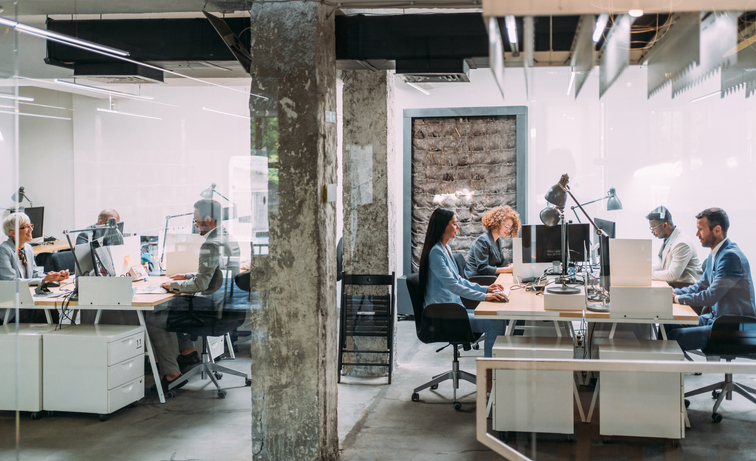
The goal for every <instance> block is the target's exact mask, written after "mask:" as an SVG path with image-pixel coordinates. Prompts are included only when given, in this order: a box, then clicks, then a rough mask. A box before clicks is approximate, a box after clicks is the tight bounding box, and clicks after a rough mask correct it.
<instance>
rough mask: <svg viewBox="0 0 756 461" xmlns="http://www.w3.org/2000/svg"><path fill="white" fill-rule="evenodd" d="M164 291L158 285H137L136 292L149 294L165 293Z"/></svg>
mask: <svg viewBox="0 0 756 461" xmlns="http://www.w3.org/2000/svg"><path fill="white" fill-rule="evenodd" d="M165 293H166V291H165V290H164V289H163V287H161V286H160V285H145V286H139V287H137V290H136V294H138V295H151V294H161V295H162V294H165Z"/></svg>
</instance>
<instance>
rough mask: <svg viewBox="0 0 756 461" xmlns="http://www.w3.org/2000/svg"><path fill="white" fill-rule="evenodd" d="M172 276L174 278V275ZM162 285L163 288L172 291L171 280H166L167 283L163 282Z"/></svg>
mask: <svg viewBox="0 0 756 461" xmlns="http://www.w3.org/2000/svg"><path fill="white" fill-rule="evenodd" d="M171 278H172V277H171ZM160 286H161V287H162V288H163V289H164V290H165V291H171V282H165V283H161V284H160Z"/></svg>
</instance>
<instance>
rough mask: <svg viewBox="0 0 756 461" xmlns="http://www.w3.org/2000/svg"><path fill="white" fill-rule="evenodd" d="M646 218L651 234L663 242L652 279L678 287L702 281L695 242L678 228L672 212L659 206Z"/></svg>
mask: <svg viewBox="0 0 756 461" xmlns="http://www.w3.org/2000/svg"><path fill="white" fill-rule="evenodd" d="M646 219H648V226H649V230H650V231H651V234H653V235H654V237H657V238H660V239H663V240H664V243H663V244H662V248H661V251H660V252H659V259H658V260H657V261H656V262H655V263H654V266H653V272H652V273H651V275H652V277H653V279H654V280H663V281H665V282H667V283H668V284H670V285H671V286H673V287H675V288H683V287H687V286H689V285H693V284H694V283H696V282H698V281H699V280H700V279H701V263H700V262H699V261H698V255H697V253H696V249H695V248H694V247H693V240H692V239H690V238H689V237H688V236H687V235H685V234H683V233H682V232H680V229H679V228H678V227H677V226H675V223H673V222H672V214H671V213H670V212H669V210H668V209H667V208H666V207H663V206H660V207H657V208H655V209H654V211H652V212H651V213H649V214H648V215H646Z"/></svg>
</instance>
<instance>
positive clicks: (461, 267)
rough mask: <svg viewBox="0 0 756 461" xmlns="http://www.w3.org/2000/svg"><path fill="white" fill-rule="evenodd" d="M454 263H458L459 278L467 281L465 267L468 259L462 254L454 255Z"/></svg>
mask: <svg viewBox="0 0 756 461" xmlns="http://www.w3.org/2000/svg"><path fill="white" fill-rule="evenodd" d="M454 262H455V263H457V270H458V271H459V276H460V277H462V278H463V279H466V278H467V277H465V266H466V265H467V258H465V255H464V254H462V253H454Z"/></svg>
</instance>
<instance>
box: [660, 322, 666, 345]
mask: <svg viewBox="0 0 756 461" xmlns="http://www.w3.org/2000/svg"><path fill="white" fill-rule="evenodd" d="M659 331H660V332H661V336H662V339H663V340H664V341H666V340H667V329H666V328H664V325H663V324H661V323H660V324H659Z"/></svg>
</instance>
